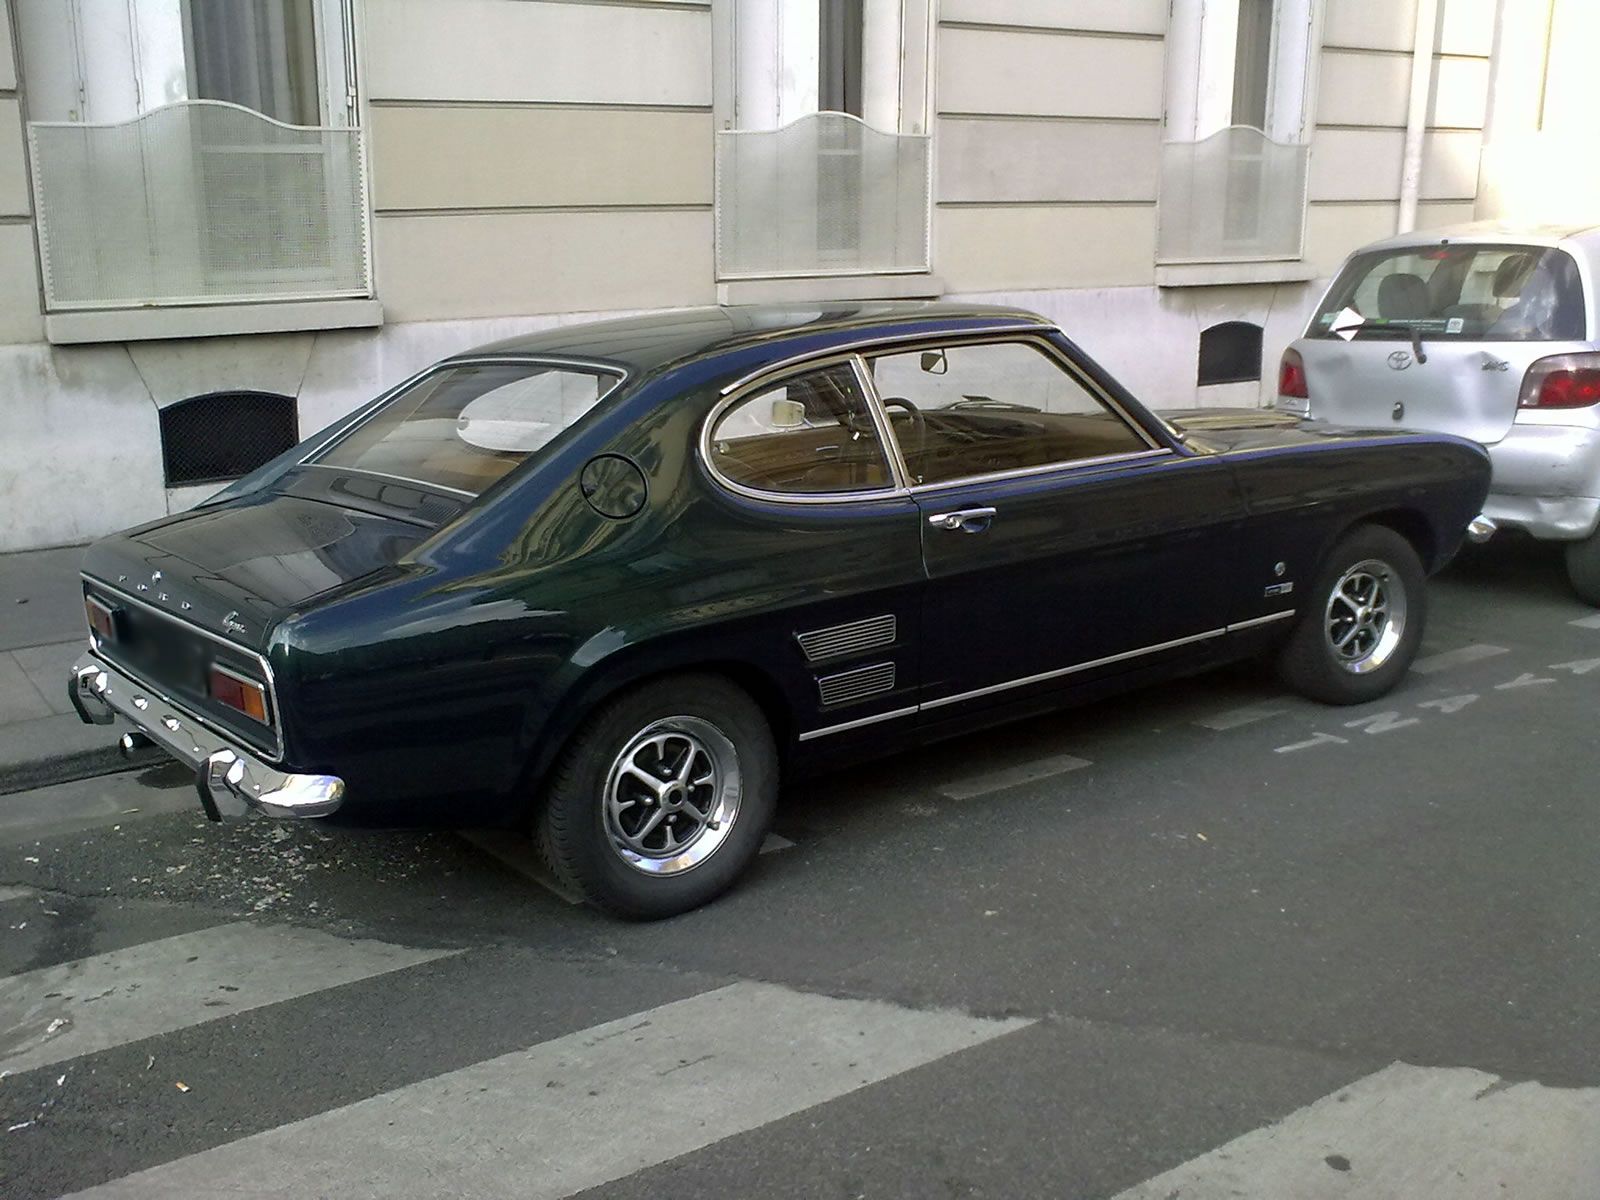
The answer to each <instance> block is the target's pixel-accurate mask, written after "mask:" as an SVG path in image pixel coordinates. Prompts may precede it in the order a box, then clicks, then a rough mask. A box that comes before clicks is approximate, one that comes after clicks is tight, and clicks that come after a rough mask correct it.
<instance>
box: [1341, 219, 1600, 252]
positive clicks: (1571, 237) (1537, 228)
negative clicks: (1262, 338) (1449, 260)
mask: <svg viewBox="0 0 1600 1200" xmlns="http://www.w3.org/2000/svg"><path fill="white" fill-rule="evenodd" d="M1445 241H1450V242H1486V243H1496V242H1526V243H1528V244H1529V245H1535V246H1555V245H1558V244H1559V243H1561V242H1580V243H1582V244H1583V245H1584V248H1585V249H1590V250H1592V249H1595V248H1596V246H1600V225H1595V224H1589V225H1578V224H1571V225H1518V224H1514V223H1512V222H1509V221H1472V222H1468V223H1466V224H1461V225H1442V226H1440V227H1438V228H1436V229H1414V230H1412V231H1411V232H1410V233H1401V234H1396V235H1395V236H1394V237H1388V238H1384V239H1382V240H1381V241H1376V242H1371V243H1369V244H1367V245H1365V246H1362V247H1361V249H1359V250H1357V251H1356V253H1357V254H1366V253H1369V252H1371V251H1373V250H1402V249H1405V248H1406V247H1408V246H1437V245H1438V244H1439V243H1440V242H1445Z"/></svg>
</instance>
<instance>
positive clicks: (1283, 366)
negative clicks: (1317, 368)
mask: <svg viewBox="0 0 1600 1200" xmlns="http://www.w3.org/2000/svg"><path fill="white" fill-rule="evenodd" d="M1278 395H1279V396H1283V397H1287V398H1288V399H1291V400H1309V399H1311V390H1310V389H1309V388H1308V387H1307V386H1306V364H1305V360H1304V359H1303V358H1301V357H1300V351H1298V350H1293V349H1290V350H1285V351H1284V352H1283V361H1282V362H1281V363H1280V364H1278Z"/></svg>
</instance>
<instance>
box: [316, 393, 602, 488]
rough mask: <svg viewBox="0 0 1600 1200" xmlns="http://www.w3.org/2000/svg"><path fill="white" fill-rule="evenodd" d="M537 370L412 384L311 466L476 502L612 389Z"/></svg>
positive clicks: (321, 455)
mask: <svg viewBox="0 0 1600 1200" xmlns="http://www.w3.org/2000/svg"><path fill="white" fill-rule="evenodd" d="M619 378H620V377H619V376H617V375H614V374H608V373H605V372H602V371H599V370H594V371H588V370H584V369H582V368H579V367H574V366H566V365H562V366H553V365H549V364H544V363H534V362H527V363H463V364H461V365H460V366H452V367H446V368H444V369H443V370H440V371H436V372H434V373H433V374H431V375H428V376H425V377H424V378H422V379H419V380H418V381H417V382H416V383H415V384H413V385H412V386H411V387H409V388H407V389H406V390H405V391H403V392H401V393H400V394H399V395H397V396H395V397H394V398H393V399H392V400H390V401H389V402H388V403H387V404H385V405H384V406H383V407H382V408H380V409H379V410H378V411H377V412H375V413H374V414H373V415H372V416H371V417H369V418H367V419H366V420H365V421H363V422H361V424H359V425H357V426H356V427H355V428H353V429H352V430H351V431H350V432H349V433H347V434H345V435H344V437H342V438H340V439H339V440H338V441H336V442H334V443H333V444H332V445H331V446H329V447H328V448H327V449H326V450H324V451H323V452H322V453H321V454H319V455H318V456H317V457H316V459H315V460H314V461H315V462H316V463H317V464H318V465H321V466H325V467H345V468H348V469H350V470H356V471H365V472H369V473H371V474H375V475H387V476H389V477H391V478H394V479H406V480H411V481H414V482H417V483H424V484H435V485H437V486H440V487H445V488H449V489H450V490H452V491H457V492H464V493H467V494H469V495H474V496H476V495H477V494H478V493H480V492H482V491H483V490H484V489H485V488H487V487H488V486H489V485H490V484H492V483H494V482H495V481H496V480H497V479H499V478H500V477H501V476H503V475H505V474H506V473H507V472H508V471H510V470H511V469H512V468H514V467H516V466H517V465H518V464H519V463H521V462H523V461H525V460H526V459H527V458H528V457H529V456H530V455H532V454H534V453H535V452H536V451H538V450H540V449H542V448H543V447H544V446H546V445H548V444H549V443H550V442H551V441H553V440H554V439H555V438H556V436H557V435H559V434H560V433H561V432H562V431H563V430H565V429H568V428H569V427H571V426H572V425H573V424H574V423H575V422H576V421H578V419H579V418H581V417H582V416H583V415H584V414H585V413H587V412H588V411H589V410H590V409H591V408H593V407H594V406H595V405H596V404H597V403H599V402H600V400H601V399H602V398H603V397H604V396H605V395H606V393H608V392H609V391H611V389H612V388H614V387H615V386H616V385H617V383H618V382H619Z"/></svg>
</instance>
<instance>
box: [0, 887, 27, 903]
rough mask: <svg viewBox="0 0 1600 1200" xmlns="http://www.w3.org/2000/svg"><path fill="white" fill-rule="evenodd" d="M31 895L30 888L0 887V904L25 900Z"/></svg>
mask: <svg viewBox="0 0 1600 1200" xmlns="http://www.w3.org/2000/svg"><path fill="white" fill-rule="evenodd" d="M31 895H33V889H32V888H25V887H0V904H4V903H5V902H6V901H7V900H26V899H27V898H28V897H29V896H31Z"/></svg>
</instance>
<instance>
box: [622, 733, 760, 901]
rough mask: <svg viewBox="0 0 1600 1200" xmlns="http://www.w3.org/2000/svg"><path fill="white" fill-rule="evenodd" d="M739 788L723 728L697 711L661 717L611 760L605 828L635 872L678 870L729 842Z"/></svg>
mask: <svg viewBox="0 0 1600 1200" xmlns="http://www.w3.org/2000/svg"><path fill="white" fill-rule="evenodd" d="M742 794H743V781H742V779H741V777H740V773H739V753H738V751H737V750H735V749H734V745H733V742H732V741H730V740H729V738H728V736H727V735H726V734H724V733H723V732H722V730H720V729H718V728H717V727H716V726H715V725H713V724H712V723H711V722H710V721H707V720H704V719H703V718H700V717H664V718H662V719H661V720H659V721H652V722H651V723H650V724H649V725H648V726H646V727H645V728H644V729H642V730H640V731H639V732H638V733H637V734H635V735H634V736H633V737H632V738H631V739H630V740H629V741H628V743H627V744H626V745H625V746H623V748H622V751H621V752H620V753H619V754H618V755H617V756H616V758H615V759H613V760H612V763H611V769H610V770H609V771H608V772H607V773H606V790H605V807H606V811H605V820H606V833H607V835H608V836H609V837H610V839H611V845H612V848H613V849H614V850H615V851H616V852H617V855H618V856H619V857H620V858H621V859H622V860H623V861H624V862H625V863H627V864H628V865H629V866H630V867H632V868H633V869H634V870H636V871H640V872H642V873H644V874H646V875H681V874H682V873H683V872H685V871H689V870H692V869H693V868H695V867H697V866H699V865H700V864H701V863H703V862H704V861H705V860H706V859H708V858H710V857H711V856H712V855H713V854H715V853H716V852H717V849H718V847H720V846H721V845H722V844H723V843H724V842H725V841H727V839H728V835H729V834H730V833H731V832H732V831H733V823H734V820H735V819H736V818H737V817H738V815H739V800H740V797H741V795H742Z"/></svg>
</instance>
